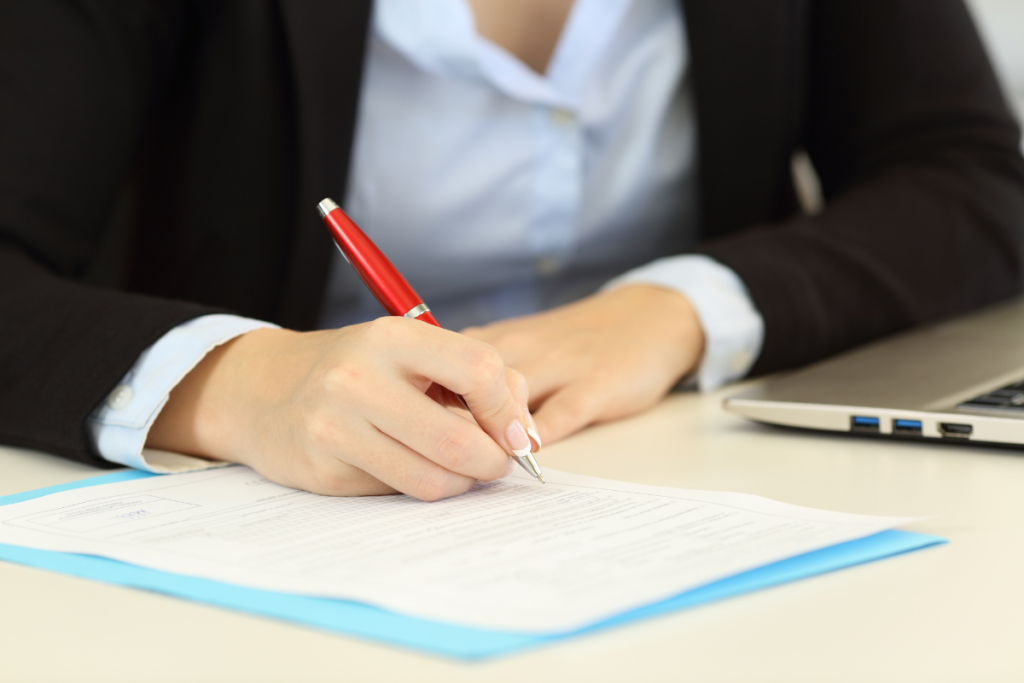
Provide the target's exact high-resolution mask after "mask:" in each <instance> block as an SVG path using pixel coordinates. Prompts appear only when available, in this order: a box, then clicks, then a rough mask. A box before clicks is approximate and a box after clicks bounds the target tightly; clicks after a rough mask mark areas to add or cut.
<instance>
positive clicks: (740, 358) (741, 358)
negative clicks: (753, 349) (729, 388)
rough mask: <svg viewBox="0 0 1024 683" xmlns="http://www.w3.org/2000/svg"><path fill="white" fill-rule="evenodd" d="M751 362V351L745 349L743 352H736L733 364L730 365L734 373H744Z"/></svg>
mask: <svg viewBox="0 0 1024 683" xmlns="http://www.w3.org/2000/svg"><path fill="white" fill-rule="evenodd" d="M750 360H751V358H750V351H747V350H746V349H744V350H743V351H738V352H736V354H735V355H734V356H733V357H732V363H730V365H732V369H733V371H734V372H743V371H744V370H746V369H747V366H748V365H749V364H750Z"/></svg>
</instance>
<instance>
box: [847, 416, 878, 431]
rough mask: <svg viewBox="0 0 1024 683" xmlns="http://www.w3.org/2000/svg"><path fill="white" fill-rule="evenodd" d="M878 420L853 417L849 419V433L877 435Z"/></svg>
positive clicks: (875, 418)
mask: <svg viewBox="0 0 1024 683" xmlns="http://www.w3.org/2000/svg"><path fill="white" fill-rule="evenodd" d="M878 427H879V420H878V418H877V417H861V416H859V415H854V416H853V417H851V418H850V431H851V432H871V433H873V434H877V433H878Z"/></svg>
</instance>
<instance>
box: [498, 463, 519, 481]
mask: <svg viewBox="0 0 1024 683" xmlns="http://www.w3.org/2000/svg"><path fill="white" fill-rule="evenodd" d="M515 471H516V461H515V460H513V459H512V458H509V459H508V467H506V468H505V474H503V475H501V476H500V477H498V479H504V478H505V477H507V476H509V475H511V474H512V473H513V472H515Z"/></svg>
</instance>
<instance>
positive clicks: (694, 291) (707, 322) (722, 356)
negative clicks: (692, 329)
mask: <svg viewBox="0 0 1024 683" xmlns="http://www.w3.org/2000/svg"><path fill="white" fill-rule="evenodd" d="M635 284H647V285H656V286H658V287H664V288H665V289H670V290H673V291H676V292H679V293H680V294H682V295H683V296H685V297H686V298H687V299H689V300H690V304H691V305H692V306H693V308H694V310H695V312H696V313H697V318H698V319H699V320H700V324H701V327H702V328H703V330H704V357H703V358H702V359H701V362H700V365H699V366H698V368H697V370H696V372H695V373H694V375H693V377H694V378H695V379H696V381H697V386H698V387H699V388H700V390H701V391H711V390H712V389H717V388H718V387H720V386H722V385H723V384H725V383H727V382H731V381H734V380H737V379H740V378H741V377H743V376H744V375H746V374H747V372H749V371H750V368H751V366H753V364H754V361H756V360H757V357H758V356H759V355H760V353H761V344H762V343H763V342H764V318H762V317H761V314H760V312H758V310H757V308H756V307H755V306H754V302H753V301H752V300H751V299H750V294H749V292H748V291H747V287H746V285H744V284H743V280H741V279H740V277H739V276H738V275H737V274H736V273H735V272H733V270H732V269H731V268H727V267H726V266H724V265H722V264H721V263H719V262H718V261H716V260H714V259H713V258H710V257H708V256H702V255H699V254H689V255H683V256H669V257H666V258H661V259H658V260H656V261H652V262H651V263H648V264H647V265H644V266H641V267H639V268H635V269H634V270H631V271H628V272H626V273H624V274H623V275H620V276H619V277H617V278H615V279H614V280H612V281H610V282H608V283H607V284H605V286H604V287H603V289H606V290H607V289H614V288H616V287H622V286H624V285H635Z"/></svg>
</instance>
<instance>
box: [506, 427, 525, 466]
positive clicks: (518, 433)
mask: <svg viewBox="0 0 1024 683" xmlns="http://www.w3.org/2000/svg"><path fill="white" fill-rule="evenodd" d="M505 440H506V441H508V445H509V447H510V448H511V449H512V452H513V453H515V454H516V455H518V456H519V457H522V456H524V455H526V454H527V453H530V452H531V450H530V437H528V436H527V435H526V430H525V429H523V424H522V423H521V422H520V421H519V420H513V421H512V424H510V425H509V426H508V429H506V430H505Z"/></svg>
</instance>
